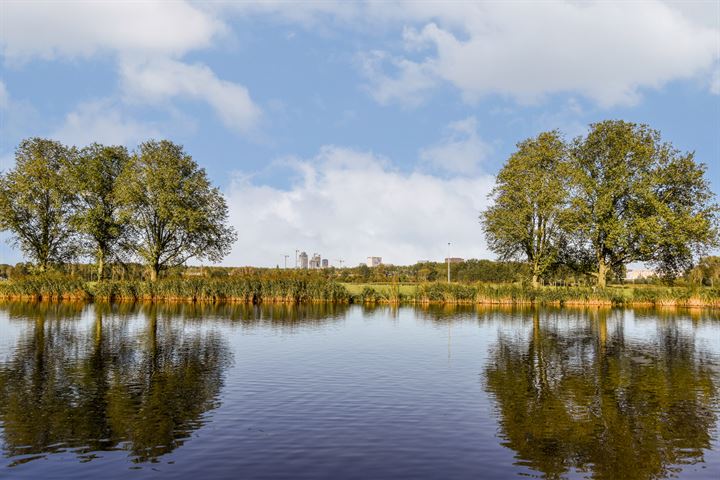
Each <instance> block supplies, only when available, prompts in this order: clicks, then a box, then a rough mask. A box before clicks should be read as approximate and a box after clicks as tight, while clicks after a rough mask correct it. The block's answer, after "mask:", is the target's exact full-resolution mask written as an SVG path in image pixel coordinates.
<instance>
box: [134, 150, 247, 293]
mask: <svg viewBox="0 0 720 480" xmlns="http://www.w3.org/2000/svg"><path fill="white" fill-rule="evenodd" d="M121 185H122V189H121V190H120V198H121V200H122V202H123V207H124V213H125V214H126V215H127V216H128V217H129V219H130V223H129V225H130V228H131V233H132V235H133V241H132V242H131V243H130V244H129V247H130V248H131V249H132V251H133V253H135V254H136V255H137V256H138V257H139V258H141V259H142V260H143V261H144V262H145V263H146V264H147V265H148V267H150V270H151V279H152V280H156V279H157V276H158V274H159V272H160V271H161V270H164V269H167V268H169V267H173V266H176V265H181V264H183V263H184V262H185V261H187V260H188V259H190V258H197V259H208V260H210V261H219V260H221V259H222V257H223V256H224V255H226V254H227V253H228V252H229V250H230V247H231V246H232V243H233V242H234V241H235V238H236V234H235V231H234V230H233V229H232V228H231V227H229V226H228V225H227V213H228V209H227V205H226V203H225V199H224V198H223V196H222V195H221V194H220V191H219V190H218V189H217V188H214V187H212V185H211V184H210V181H209V180H208V178H207V175H206V173H205V170H204V169H202V168H199V167H198V165H197V163H195V161H193V159H192V158H191V157H190V155H188V154H187V153H185V151H184V150H183V148H182V147H181V146H180V145H176V144H174V143H172V142H169V141H167V140H162V141H148V142H145V143H143V144H141V145H140V147H139V150H138V152H137V153H136V154H135V155H134V156H133V157H132V160H131V162H130V163H129V165H128V167H127V168H126V169H125V172H124V174H123V177H122V180H121Z"/></svg>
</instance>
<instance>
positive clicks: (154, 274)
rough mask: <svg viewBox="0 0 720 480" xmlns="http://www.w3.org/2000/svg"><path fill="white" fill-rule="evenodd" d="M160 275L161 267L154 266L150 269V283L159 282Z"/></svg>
mask: <svg viewBox="0 0 720 480" xmlns="http://www.w3.org/2000/svg"><path fill="white" fill-rule="evenodd" d="M159 273H160V266H159V265H153V266H152V267H150V281H151V282H157V279H158V274H159Z"/></svg>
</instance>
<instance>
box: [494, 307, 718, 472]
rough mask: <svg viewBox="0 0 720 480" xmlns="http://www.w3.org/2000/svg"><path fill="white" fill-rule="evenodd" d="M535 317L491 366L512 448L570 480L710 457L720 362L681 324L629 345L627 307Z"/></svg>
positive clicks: (663, 468)
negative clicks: (582, 474)
mask: <svg viewBox="0 0 720 480" xmlns="http://www.w3.org/2000/svg"><path fill="white" fill-rule="evenodd" d="M572 315H573V314H572V313H571V312H569V311H567V310H563V311H562V314H560V313H558V312H555V313H553V311H548V310H541V311H538V310H532V311H531V312H529V313H528V314H527V316H528V317H529V318H528V321H529V320H530V319H531V320H532V329H531V331H530V333H529V334H528V336H526V337H522V336H509V335H507V334H503V333H502V332H501V333H500V334H499V337H498V343H497V345H496V346H495V348H494V350H493V351H492V353H491V356H490V360H489V362H488V366H487V367H486V369H485V372H484V373H485V383H486V388H487V390H488V391H489V393H490V394H491V395H492V396H493V397H494V399H495V401H496V404H497V409H498V413H499V417H500V428H501V437H502V438H503V440H504V445H505V446H507V447H509V448H511V449H513V450H514V451H515V452H516V458H517V459H518V464H519V465H524V466H526V467H528V468H531V469H533V470H535V471H539V472H542V474H544V476H545V477H546V478H560V477H562V476H563V475H565V474H567V473H568V472H571V471H580V472H587V473H590V474H591V476H593V477H594V478H601V479H614V478H626V479H651V478H662V477H666V476H668V475H672V474H673V473H676V471H677V470H678V469H679V467H678V465H682V464H687V463H694V462H697V461H701V460H702V456H703V450H704V449H709V448H710V447H711V435H712V431H713V428H714V426H715V424H716V412H717V408H718V402H719V399H718V390H717V382H718V370H717V359H714V358H712V357H711V356H710V355H709V354H706V353H704V352H702V351H700V349H699V348H697V346H696V344H695V342H694V339H693V337H692V332H687V331H683V330H682V328H680V326H679V325H678V323H677V322H675V321H673V320H672V319H668V318H666V319H663V320H659V321H658V322H657V323H656V325H657V333H656V334H655V335H653V334H652V333H650V334H649V335H645V337H644V339H643V340H637V339H632V340H628V339H626V335H625V332H624V323H623V318H622V317H623V315H624V313H623V312H622V311H619V310H605V309H599V310H591V311H579V312H577V313H576V314H575V316H576V317H575V319H573V318H572Z"/></svg>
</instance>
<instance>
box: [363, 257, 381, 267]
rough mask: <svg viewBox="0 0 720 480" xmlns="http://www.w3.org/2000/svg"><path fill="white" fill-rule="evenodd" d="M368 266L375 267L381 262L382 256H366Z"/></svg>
mask: <svg viewBox="0 0 720 480" xmlns="http://www.w3.org/2000/svg"><path fill="white" fill-rule="evenodd" d="M367 260H368V261H367V265H368V267H377V266H378V265H380V264H381V263H382V257H367Z"/></svg>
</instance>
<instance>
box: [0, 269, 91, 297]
mask: <svg viewBox="0 0 720 480" xmlns="http://www.w3.org/2000/svg"><path fill="white" fill-rule="evenodd" d="M0 298H11V299H27V300H88V299H91V298H92V294H91V292H90V291H89V289H88V285H87V284H86V283H85V282H83V281H82V280H78V279H73V278H69V277H65V276H62V275H56V274H47V275H33V276H27V277H22V278H18V279H14V280H6V281H2V282H0Z"/></svg>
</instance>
